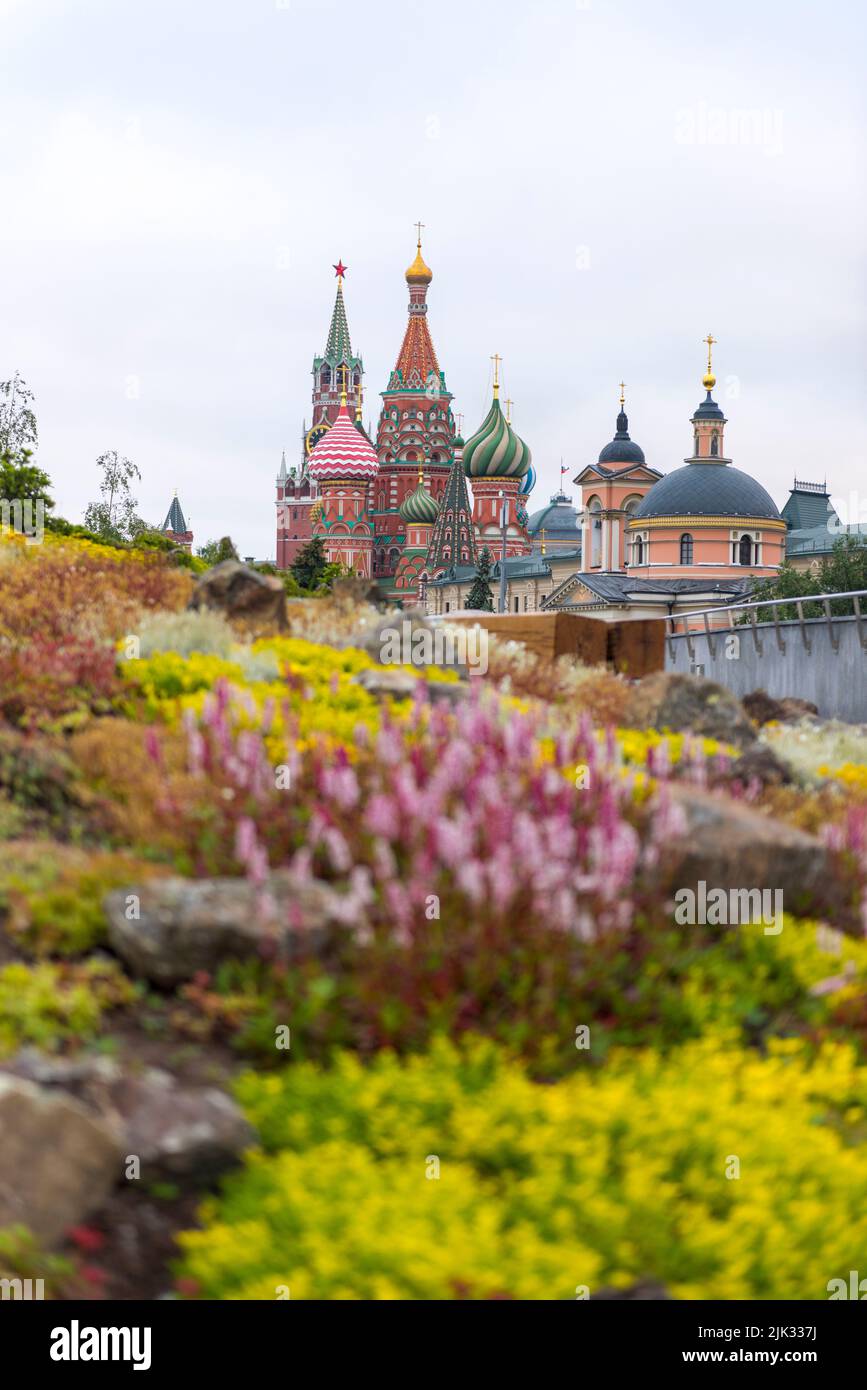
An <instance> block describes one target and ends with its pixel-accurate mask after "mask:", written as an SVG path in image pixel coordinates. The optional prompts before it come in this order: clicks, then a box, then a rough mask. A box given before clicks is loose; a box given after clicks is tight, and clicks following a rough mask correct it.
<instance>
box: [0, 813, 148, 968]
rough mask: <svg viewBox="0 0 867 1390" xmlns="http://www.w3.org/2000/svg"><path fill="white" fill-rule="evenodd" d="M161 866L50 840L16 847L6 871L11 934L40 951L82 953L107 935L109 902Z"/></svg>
mask: <svg viewBox="0 0 867 1390" xmlns="http://www.w3.org/2000/svg"><path fill="white" fill-rule="evenodd" d="M155 872H156V867H155V866H154V865H153V864H150V863H148V862H147V861H144V860H140V859H135V858H133V857H132V856H131V855H128V854H123V853H120V854H112V853H107V852H105V851H96V852H93V851H85V850H81V849H74V848H72V847H69V846H62V845H57V844H55V843H53V842H50V841H46V840H33V841H29V842H27V841H25V842H23V843H20V844H18V845H16V849H15V855H14V857H12V858H11V860H9V861H7V862H6V863H5V864H4V866H3V868H2V870H0V911H2V912H3V914H4V915H5V917H6V922H5V930H6V934H7V936H8V937H9V938H10V939H11V940H12V941H13V942H14V943H15V944H16V945H17V946H18V947H19V948H23V949H25V950H27V951H28V952H31V953H33V954H35V955H39V956H44V955H48V954H51V955H61V956H69V955H78V954H81V953H83V952H85V951H88V950H91V949H92V948H93V947H94V946H97V945H100V944H101V943H102V941H103V940H104V938H105V932H106V920H105V913H104V911H103V900H104V898H105V895H106V893H108V892H110V891H111V890H112V889H113V888H123V887H125V886H127V885H130V884H136V883H141V882H142V881H143V880H144V879H146V878H150V877H152V875H153V874H154V873H155Z"/></svg>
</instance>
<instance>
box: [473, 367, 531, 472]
mask: <svg viewBox="0 0 867 1390" xmlns="http://www.w3.org/2000/svg"><path fill="white" fill-rule="evenodd" d="M531 462H532V454H531V453H530V450H529V449H528V447H527V445H526V444H525V443H524V441H523V439H522V438H521V436H520V435H519V434H516V433H515V431H514V430H513V429H512V426H511V425H510V424H509V423H508V422H507V420H506V417H505V415H504V414H503V412H502V410H501V409H500V402H499V399H498V395H497V388H496V387H494V399H493V402H492V404H491V408H490V410H489V411H488V413H487V415H486V416H485V419H484V422H483V424H482V425H481V426H480V428H479V429H478V430H477V431H476V433H475V434H474V435H473V436H472V437H471V438H470V439H468V440H467V442H466V444H465V445H464V472H465V473H466V475H467V477H468V478H523V477H524V474H525V473H526V472H527V470H528V468H529V467H530V464H531Z"/></svg>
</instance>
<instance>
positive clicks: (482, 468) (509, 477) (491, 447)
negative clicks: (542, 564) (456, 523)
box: [464, 356, 532, 557]
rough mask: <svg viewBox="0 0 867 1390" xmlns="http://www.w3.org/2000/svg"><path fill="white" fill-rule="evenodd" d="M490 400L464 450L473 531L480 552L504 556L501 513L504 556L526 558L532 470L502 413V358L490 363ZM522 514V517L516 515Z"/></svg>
mask: <svg viewBox="0 0 867 1390" xmlns="http://www.w3.org/2000/svg"><path fill="white" fill-rule="evenodd" d="M493 361H494V399H493V401H492V403H491V408H490V410H489V411H488V413H487V415H486V416H485V419H484V421H483V423H482V424H481V426H480V427H479V429H478V430H477V432H476V433H475V434H474V435H473V436H472V438H471V439H468V440H467V442H466V445H465V446H464V472H465V473H466V475H467V477H468V478H470V479H471V481H472V485H473V525H474V527H475V532H476V543H477V545H478V547H479V549H480V550H481V549H484V548H485V547H487V549H489V550H490V551H491V554H492V555H494V556H497V557H499V555H500V554H501V552H502V535H503V519H504V518H503V512H504V509H505V526H506V555H507V557H508V556H510V555H529V553H530V550H531V548H532V547H531V545H530V541H529V538H528V536H527V531H526V523H527V513H526V508H525V507H524V506H523V505H521V504H520V503H521V499H525V498H526V493H525V491H524V488H525V487H526V483H525V482H524V478H525V476H526V474H527V472H528V470H529V468H530V465H531V461H532V458H531V454H530V450H529V449H528V448H527V445H526V444H525V443H524V441H523V439H521V437H520V435H518V434H516V433H515V431H514V430H513V429H512V426H511V425H510V424H509V422H508V420H507V419H506V417H505V416H504V414H503V412H502V410H501V409H500V382H499V365H500V358H499V356H495V357H494V359H493ZM519 511H520V515H519Z"/></svg>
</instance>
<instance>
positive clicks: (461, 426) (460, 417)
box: [455, 415, 464, 434]
mask: <svg viewBox="0 0 867 1390" xmlns="http://www.w3.org/2000/svg"><path fill="white" fill-rule="evenodd" d="M455 419H456V420H457V422H458V434H463V430H464V417H463V415H456V416H455Z"/></svg>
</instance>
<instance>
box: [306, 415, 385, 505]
mask: <svg viewBox="0 0 867 1390" xmlns="http://www.w3.org/2000/svg"><path fill="white" fill-rule="evenodd" d="M307 471H308V473H309V474H310V476H311V478H313V479H314V480H315V481H316V482H317V483H327V482H341V481H344V480H345V481H347V482H355V481H359V482H368V481H369V480H370V479H371V478H375V477H376V475H377V473H378V472H379V460H378V458H377V456H376V450H375V449H374V447H373V445H372V444H371V443H370V440H369V439H368V438H367V436H366V435H365V434H364V433H363V432H362V431H361V430H359V429H356V427H355V423H354V421H353V419H352V417H351V415H350V414H349V410H348V408H347V405H346V393H345V392H344V394H343V401H342V403H341V406H340V410H339V411H338V413H337V419H336V420H335V421H334V424H333V425H332V426H331V429H330V430H328V431H327V432H326V433H325V434H323V436H322V438H321V439H320V440H319V442H318V443H317V444H316V445H315V447H314V449H313V452H312V453H311V455H310V460H309V463H308V465H307Z"/></svg>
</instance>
